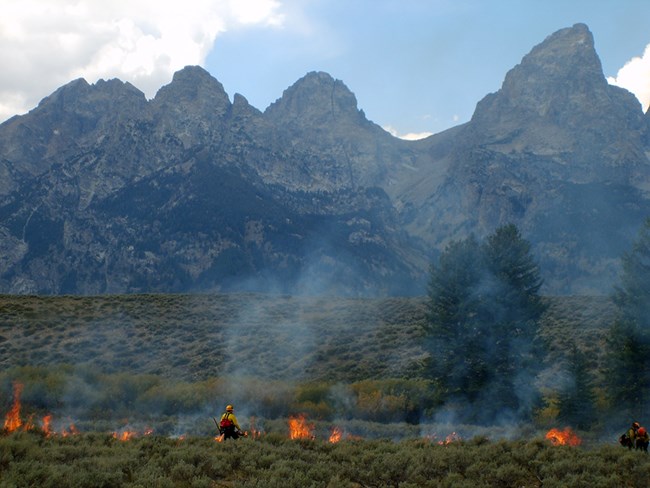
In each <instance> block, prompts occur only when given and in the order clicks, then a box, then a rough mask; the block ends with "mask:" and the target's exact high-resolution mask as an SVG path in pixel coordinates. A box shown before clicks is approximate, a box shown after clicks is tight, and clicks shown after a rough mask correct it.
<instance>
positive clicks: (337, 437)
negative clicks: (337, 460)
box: [329, 427, 343, 444]
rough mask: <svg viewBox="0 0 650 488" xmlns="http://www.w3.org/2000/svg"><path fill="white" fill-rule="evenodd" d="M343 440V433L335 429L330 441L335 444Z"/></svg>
mask: <svg viewBox="0 0 650 488" xmlns="http://www.w3.org/2000/svg"><path fill="white" fill-rule="evenodd" d="M341 439H343V431H342V430H341V429H339V428H338V427H334V428H333V429H332V432H331V433H330V437H329V441H330V442H331V443H332V444H334V443H336V442H339V441H340V440H341Z"/></svg>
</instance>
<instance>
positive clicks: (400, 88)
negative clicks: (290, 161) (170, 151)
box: [0, 0, 650, 136]
mask: <svg viewBox="0 0 650 488" xmlns="http://www.w3.org/2000/svg"><path fill="white" fill-rule="evenodd" d="M0 11H2V12H3V15H2V16H1V17H0V63H2V66H3V70H2V71H1V72H0V121H1V120H4V119H6V118H8V117H9V116H11V115H13V114H17V113H24V112H25V111H27V110H29V109H31V108H33V107H34V106H36V105H37V104H38V102H39V101H40V100H41V99H42V98H43V97H45V96H47V95H49V94H50V93H52V92H53V91H54V90H55V89H56V88H58V87H59V86H61V85H63V84H65V83H67V82H69V81H71V80H73V79H76V78H79V77H84V78H85V79H86V80H87V81H88V82H90V83H94V82H96V81H97V80H98V79H100V78H103V79H110V78H119V79H121V80H124V81H129V82H131V83H133V84H134V85H135V86H136V87H138V88H140V89H141V90H142V91H144V92H145V94H146V95H147V97H149V98H151V97H153V96H154V95H155V92H156V91H157V90H158V89H159V88H160V87H161V86H162V85H165V84H167V83H169V82H170V81H171V77H172V74H173V72H174V71H177V70H178V69H181V68H182V67H183V66H185V65H193V64H198V65H201V66H204V67H205V68H206V69H207V70H208V71H209V72H210V73H211V74H212V75H213V76H214V77H215V78H217V79H218V80H219V81H220V82H221V83H223V85H224V87H225V89H226V91H227V92H228V94H229V95H230V97H231V99H232V97H233V95H234V94H235V93H240V94H242V95H244V96H245V97H246V98H247V99H248V101H249V102H250V103H251V104H252V105H253V106H255V107H257V108H258V109H260V110H264V109H265V108H266V107H267V106H268V105H269V104H270V103H272V102H273V101H275V100H276V99H277V98H279V97H280V96H281V95H282V92H283V91H284V90H285V89H286V88H288V87H289V86H290V85H292V84H293V83H295V82H296V81H297V80H298V79H299V78H301V77H302V76H304V75H305V74H306V73H308V72H309V71H326V72H328V73H329V74H330V75H332V76H333V77H334V78H337V79H340V80H342V81H343V82H344V83H345V84H346V85H347V86H348V87H349V88H350V90H352V92H354V94H355V95H356V97H357V100H358V105H359V108H360V109H363V110H364V112H365V113H366V116H367V117H368V118H369V119H370V120H372V121H373V122H375V123H377V124H379V125H381V126H382V127H385V128H386V129H388V130H391V131H394V132H395V133H396V134H399V135H401V136H404V135H406V134H409V133H413V134H415V133H418V134H423V133H437V132H440V131H442V130H444V129H447V128H449V127H452V126H454V125H457V124H460V123H463V122H466V121H467V120H469V118H470V117H471V115H472V113H473V111H474V108H475V106H476V103H477V102H478V101H479V100H481V98H483V97H484V96H485V95H486V94H488V93H490V92H494V91H496V90H498V89H499V88H500V86H501V83H502V82H503V79H504V77H505V75H506V73H507V71H508V70H510V69H511V68H513V67H514V66H515V65H516V64H517V63H519V62H520V61H521V58H522V57H523V56H524V55H525V54H527V53H528V52H529V51H530V50H531V49H532V48H533V46H535V45H536V44H539V43H540V42H542V41H543V40H544V38H546V37H547V36H548V35H550V34H552V33H553V32H555V31H557V30H558V29H561V28H564V27H569V26H571V25H573V24H575V23H577V22H583V23H586V24H587V25H588V26H589V28H590V30H591V32H592V33H593V35H594V38H595V45H596V51H597V52H598V54H599V56H600V59H601V61H602V64H603V70H604V74H605V75H606V76H608V77H613V78H615V77H618V84H620V85H622V86H626V87H627V88H628V89H630V90H631V91H633V92H634V93H635V94H636V95H637V97H638V98H639V99H640V100H642V101H643V103H644V104H645V106H646V107H647V103H648V101H649V100H650V48H648V50H647V51H646V47H647V46H649V45H650V28H648V20H647V19H650V1H648V0H589V1H587V0H563V1H561V0H184V1H183V2H164V1H163V2H161V1H160V0H112V1H111V2H105V1H104V0H57V1H56V2H54V1H53V0H0ZM635 57H637V58H639V59H637V60H635V62H633V63H630V64H629V65H628V66H627V67H626V70H625V71H624V72H619V70H621V68H623V67H624V66H626V64H627V63H628V62H630V61H631V60H632V59H633V58H635Z"/></svg>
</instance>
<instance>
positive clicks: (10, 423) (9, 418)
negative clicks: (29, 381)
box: [4, 381, 24, 432]
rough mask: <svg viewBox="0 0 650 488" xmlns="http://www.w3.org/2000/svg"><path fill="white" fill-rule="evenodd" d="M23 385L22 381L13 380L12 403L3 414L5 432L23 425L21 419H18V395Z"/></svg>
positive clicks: (12, 430)
mask: <svg viewBox="0 0 650 488" xmlns="http://www.w3.org/2000/svg"><path fill="white" fill-rule="evenodd" d="M23 387H24V385H23V384H22V383H18V382H17V381H15V382H14V403H13V404H12V406H11V410H9V412H7V415H6V416H5V424H4V429H5V430H6V431H7V432H14V431H15V430H18V429H20V427H21V426H22V425H23V421H22V420H21V419H20V395H21V393H22V392H23Z"/></svg>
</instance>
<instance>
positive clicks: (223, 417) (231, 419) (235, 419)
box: [219, 412, 241, 430]
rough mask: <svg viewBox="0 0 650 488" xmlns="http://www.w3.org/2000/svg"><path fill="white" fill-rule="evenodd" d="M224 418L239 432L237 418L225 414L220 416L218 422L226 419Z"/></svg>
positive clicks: (230, 414) (231, 414)
mask: <svg viewBox="0 0 650 488" xmlns="http://www.w3.org/2000/svg"><path fill="white" fill-rule="evenodd" d="M226 418H227V419H229V420H230V421H231V422H232V423H233V425H234V426H235V428H236V429H237V430H241V427H239V422H237V417H235V414H234V413H232V412H226V413H224V414H223V415H222V416H221V419H219V420H223V419H226Z"/></svg>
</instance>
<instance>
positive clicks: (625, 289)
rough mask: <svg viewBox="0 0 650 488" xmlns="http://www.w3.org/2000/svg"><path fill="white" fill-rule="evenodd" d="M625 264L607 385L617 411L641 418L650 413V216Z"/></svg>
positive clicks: (609, 340)
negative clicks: (648, 408)
mask: <svg viewBox="0 0 650 488" xmlns="http://www.w3.org/2000/svg"><path fill="white" fill-rule="evenodd" d="M621 264H622V275H621V286H620V287H618V288H617V289H616V291H615V293H614V303H615V304H616V306H617V310H618V318H617V320H616V321H615V322H614V323H613V324H612V327H611V328H610V330H609V333H608V337H607V345H608V356H607V362H606V375H605V377H606V386H607V391H608V395H609V398H610V401H611V403H612V407H613V408H614V409H615V410H623V411H626V412H627V413H629V414H630V415H632V416H635V417H640V416H642V415H647V414H648V413H650V412H648V411H647V407H646V405H647V403H648V401H649V400H650V366H649V364H648V358H649V357H650V316H649V314H650V219H646V221H645V223H644V225H643V227H642V228H641V230H640V231H639V234H638V236H637V239H636V240H635V242H634V243H633V246H632V250H631V251H630V252H627V253H625V254H624V255H623V257H622V258H621Z"/></svg>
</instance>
